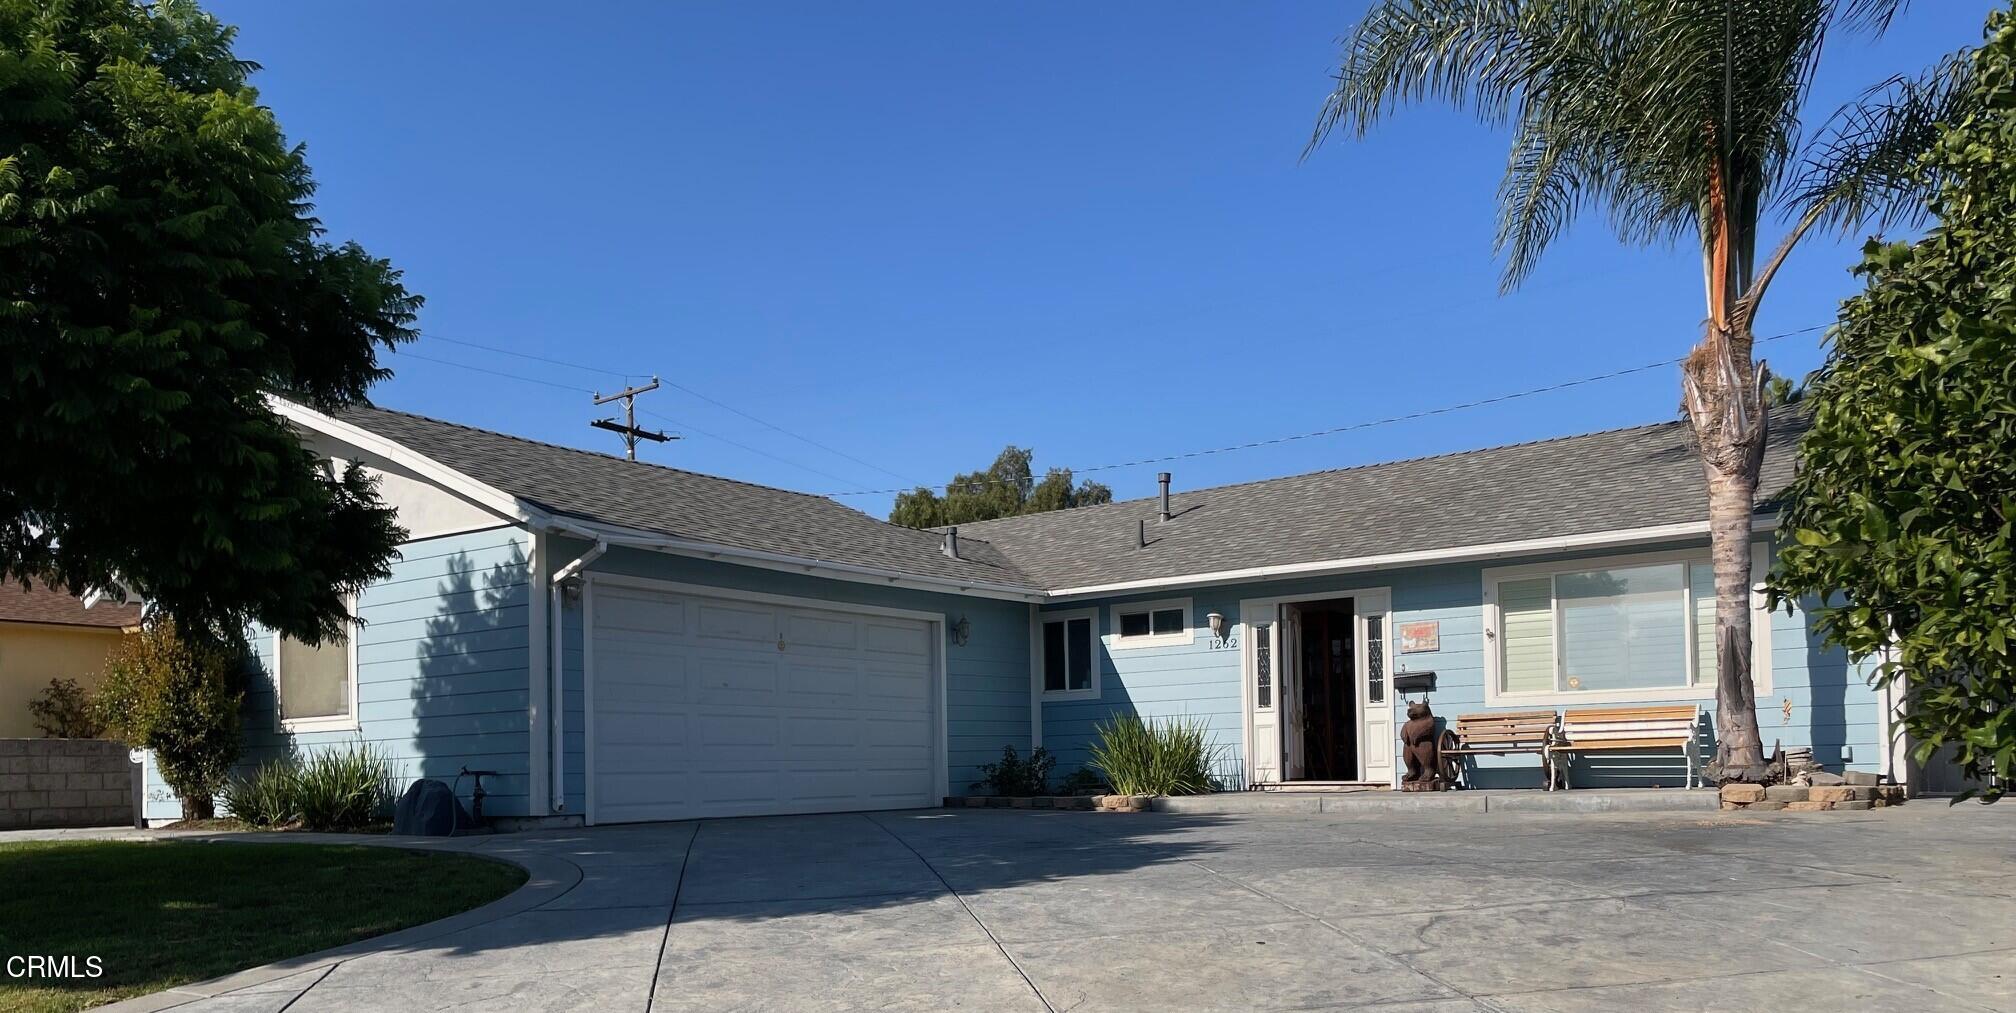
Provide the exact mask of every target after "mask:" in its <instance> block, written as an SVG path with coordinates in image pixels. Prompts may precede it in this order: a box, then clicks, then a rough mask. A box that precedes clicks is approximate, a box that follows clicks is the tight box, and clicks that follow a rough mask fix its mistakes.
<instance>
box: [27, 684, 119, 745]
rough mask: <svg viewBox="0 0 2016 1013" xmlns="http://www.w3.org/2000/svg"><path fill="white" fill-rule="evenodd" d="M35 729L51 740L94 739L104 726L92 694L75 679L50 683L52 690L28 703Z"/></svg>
mask: <svg viewBox="0 0 2016 1013" xmlns="http://www.w3.org/2000/svg"><path fill="white" fill-rule="evenodd" d="M28 713H29V715H30V716H31V717H32V718H33V719H34V721H35V727H36V728H37V729H40V730H41V732H42V734H44V735H46V736H48V737H50V738H52V739H95V738H97V737H98V736H99V735H101V734H103V733H104V731H105V722H104V721H103V720H101V719H100V718H99V716H98V713H97V710H96V709H95V708H93V707H92V706H91V694H90V693H88V692H85V690H84V687H82V686H79V685H77V680H75V679H51V680H49V688H47V689H44V690H43V691H42V692H40V693H37V694H36V695H35V699H33V700H30V701H28Z"/></svg>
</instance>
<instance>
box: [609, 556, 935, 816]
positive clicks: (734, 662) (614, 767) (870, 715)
mask: <svg viewBox="0 0 2016 1013" xmlns="http://www.w3.org/2000/svg"><path fill="white" fill-rule="evenodd" d="M590 607H591V610H592V615H591V625H592V633H591V642H592V643H591V646H592V652H593V653H592V655H591V657H590V661H589V664H590V667H591V672H590V680H591V682H590V686H589V697H590V703H589V715H590V725H589V736H590V749H591V754H590V756H589V761H588V762H589V768H588V769H589V777H590V781H591V783H590V785H589V792H590V798H589V812H590V814H591V817H592V818H593V819H594V820H595V821H596V822H598V823H621V822H631V821H637V820H680V819H693V818H698V817H707V816H750V815H759V814H769V813H811V812H847V811H854V810H865V809H897V808H909V807H921V806H928V805H935V804H936V803H937V800H936V798H934V789H935V787H936V780H937V779H936V778H935V777H934V776H933V774H934V771H935V769H936V760H935V753H936V750H935V749H934V748H933V743H934V742H935V740H936V738H937V735H936V728H937V721H936V710H935V706H936V703H935V701H936V699H937V694H936V692H935V691H934V684H933V680H932V651H931V636H930V631H931V626H930V625H928V624H926V623H925V622H923V621H920V620H916V619H899V618H887V617H882V616H875V615H863V614H857V613H849V612H835V611H828V610H825V609H815V608H798V607H794V606H788V605H774V604H768V603H762V602H752V601H740V600H733V599H726V598H712V597H706V596H700V595H687V594H678V593H670V592H664V591H657V590H641V589H637V588H632V587H622V586H616V585H611V584H606V583H603V582H600V581H597V582H596V583H595V585H594V589H593V590H592V591H591V592H590Z"/></svg>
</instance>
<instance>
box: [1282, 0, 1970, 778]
mask: <svg viewBox="0 0 2016 1013" xmlns="http://www.w3.org/2000/svg"><path fill="white" fill-rule="evenodd" d="M1907 2H1908V0H1377V2H1376V3H1375V6H1374V7H1373V9H1372V10H1371V11H1370V12H1369V13H1368V14H1367V15H1366V17H1365V19H1364V20H1363V21H1362V22H1360V23H1359V25H1358V26H1357V28H1356V29H1355V30H1354V31H1353V32H1352V33H1351V34H1350V35H1349V36H1348V37H1346V38H1345V40H1344V52H1343V58H1342V65H1341V68H1340V69H1339V71H1338V73H1337V75H1336V87H1335V88H1334V90H1332V91H1331V93H1330V96H1329V99H1328V101H1327V102H1325V104H1324V108H1323V113H1322V116H1321V117H1320V119H1319V120H1318V122H1317V126H1316V131H1315V136H1314V137H1313V138H1312V139H1311V140H1310V142H1309V146H1310V149H1311V150H1313V149H1314V148H1315V147H1317V146H1319V145H1321V144H1322V143H1323V141H1324V140H1325V139H1326V138H1328V137H1329V136H1330V135H1331V134H1332V133H1333V132H1335V131H1337V130H1349V131H1354V132H1356V133H1357V134H1359V135H1360V136H1362V135H1363V134H1364V133H1365V132H1366V131H1367V130H1369V129H1370V128H1371V127H1372V125H1373V124H1374V123H1376V122H1377V121H1378V120H1379V118H1380V117H1381V116H1382V115H1384V114H1386V113H1387V112H1389V111H1390V109H1391V108H1392V107H1394V106H1397V105H1401V104H1404V103H1407V102H1412V101H1422V100H1433V101H1440V102H1444V103H1448V104H1450V105H1453V106H1455V107H1457V108H1459V109H1465V110H1468V111H1471V112H1474V113H1475V114H1476V115H1477V116H1478V117H1479V118H1480V119H1482V120H1484V121H1485V122H1487V123H1491V124H1494V125H1507V126H1510V127H1511V128H1512V150H1511V160H1510V164H1509V165H1508V167H1507V169H1506V172H1505V178H1504V181H1503V183H1502V184H1501V185H1500V187H1499V192H1498V196H1499V220H1498V237H1497V251H1498V253H1499V255H1500V256H1501V257H1503V259H1504V265H1505V270H1504V278H1503V286H1504V288H1505V289H1506V290H1510V289H1512V288H1514V287H1516V286H1518V285H1519V283H1520V282H1522V281H1524V280H1525V279H1526V278H1527V277H1528V276H1529V275H1530V274H1531V273H1532V271H1533V268H1534V266H1535V265H1536V264H1537V263H1538V262H1539V259H1540V255H1541V253H1542V252H1544V251H1545V250H1546V248H1547V246H1548V244H1549V243H1550V242H1552V241H1553V239H1554V238H1555V237H1557V236H1559V235H1560V234H1561V232H1562V231H1563V230H1564V229H1565V228H1566V227H1567V225H1568V224H1569V222H1571V221H1572V220H1573V219H1575V218H1576V217H1577V216H1578V215H1579V214H1580V213H1581V212H1583V211H1585V210H1591V211H1593V210H1598V209H1600V210H1602V211H1604V212H1605V213H1606V215H1607V217H1608V220H1609V223H1610V226H1611V227H1612V228H1613V229H1614V230H1615V231H1616V233H1617V237H1618V239H1619V240H1621V241H1623V242H1625V243H1629V244H1651V243H1665V242H1672V241H1675V240H1678V239H1680V238H1682V237H1689V238H1693V239H1697V240H1698V241H1699V242H1700V244H1701V267H1702V274H1703V282H1704V287H1705V290H1706V295H1707V304H1708V313H1707V317H1706V320H1705V322H1704V324H1703V334H1702V337H1701V340H1700V343H1699V344H1697V345H1695V346H1694V349H1693V351H1692V353H1691V354H1690V355H1689V356H1688V358H1687V359H1686V361H1685V363H1684V364H1683V365H1682V367H1681V387H1682V399H1681V405H1682V410H1683V411H1684V412H1685V414H1686V417H1687V419H1688V421H1689V423H1690V424H1691V427H1692V429H1693V432H1694V435H1695V437H1696V439H1697V442H1698V445H1699V450H1700V457H1701V465H1702V469H1703V471H1704V472H1705V474H1706V477H1707V486H1708V517H1709V531H1710V540H1711V544H1712V546H1713V549H1712V551H1713V558H1714V565H1715V593H1716V608H1715V618H1716V632H1715V653H1716V673H1717V678H1716V724H1717V734H1718V740H1719V743H1720V744H1719V746H1718V748H1717V751H1716V769H1718V770H1721V771H1746V770H1748V769H1749V768H1755V767H1760V766H1761V765H1762V764H1763V761H1764V757H1763V743H1762V741H1761V739H1760V738H1759V735H1758V729H1757V710H1756V690H1755V688H1754V686H1753V685H1752V682H1751V678H1750V587H1751V574H1750V539H1751V536H1752V526H1751V523H1752V510H1753V504H1754V501H1755V498H1756V492H1757V472H1758V467H1759V465H1760V463H1761V461H1762V458H1763V450H1764V440H1765V435H1766V430H1767V428H1768V425H1769V415H1768V414H1767V411H1766V408H1767V405H1768V403H1769V400H1768V397H1767V395H1766V386H1767V384H1768V383H1769V379H1770V374H1769V371H1768V370H1767V369H1766V368H1765V365H1764V363H1762V362H1760V361H1757V360H1756V359H1755V358H1754V356H1753V346H1754V337H1753V334H1752V331H1751V324H1752V322H1753V321H1754V320H1755V319H1756V316H1757V308H1758V304H1759V303H1760V302H1761V301H1762V300H1763V298H1764V292H1765V289H1766V288H1767V287H1769V285H1770V284H1771V278H1772V275H1774V274H1775V273H1776V272H1777V270H1778V268H1779V265H1781V264H1782V263H1784V261H1785V257H1786V255H1787V254H1789V253H1790V252H1791V251H1792V249H1793V247H1794V246H1796V245H1797V244H1798V243H1799V240H1800V239H1801V238H1802V237H1804V236H1805V235H1807V234H1808V233H1809V232H1811V231H1813V230H1814V229H1816V228H1817V229H1826V228H1834V229H1840V230H1843V231H1844V232H1845V231H1847V230H1851V229H1855V228H1857V227H1861V226H1864V225H1870V224H1873V225H1875V226H1877V227H1879V228H1881V227H1888V226H1890V225H1894V224H1898V223H1904V222H1911V221H1913V220H1915V218H1916V217H1917V216H1918V215H1920V214H1921V213H1922V208H1923V204H1922V203H1921V201H1920V197H1921V195H1922V193H1923V192H1924V187H1925V186H1926V185H1927V183H1928V181H1927V180H1925V179H1923V178H1921V177H1920V176H1919V175H1918V174H1917V173H1916V172H1915V167H1916V164H1917V161H1916V159H1917V155H1918V154H1919V153H1920V152H1923V151H1924V150H1926V149H1927V148H1928V147H1930V144H1931V141H1932V139H1933V137H1934V136H1935V135H1934V130H1935V126H1936V124H1937V123H1939V122H1940V121H1941V120H1944V119H1948V118H1950V117H1951V116H1952V115H1953V114H1954V113H1955V112H1956V106H1957V103H1959V102H1961V101H1963V100H1964V94H1965V93H1964V90H1963V89H1962V88H1961V87H1960V86H1961V85H1962V83H1963V82H1964V71H1965V61H1964V55H1965V54H1964V53H1956V54H1954V55H1953V56H1950V57H1948V58H1946V59H1945V60H1942V61H1941V62H1940V63H1939V64H1938V65H1937V66H1935V67H1933V68H1932V69H1931V70H1929V71H1928V72H1927V73H1925V74H1924V75H1923V76H1921V77H1919V78H1916V79H1905V78H1895V79H1892V80H1889V81H1885V82H1881V83H1879V84H1877V85H1876V86H1875V87H1873V88H1871V89H1870V91H1869V92H1868V93H1867V94H1865V95H1864V96H1863V97H1862V98H1861V100H1859V101H1857V102H1855V103H1851V104H1850V105H1848V106H1846V107H1843V108H1842V109H1841V110H1840V111H1839V112H1837V113H1835V114H1834V115H1833V116H1832V117H1831V118H1829V119H1828V120H1826V121H1825V122H1824V123H1822V124H1821V125H1820V127H1819V129H1817V130H1814V131H1811V132H1808V133H1805V134H1803V135H1802V132H1801V129H1800V117H1799V114H1800V111H1801V107H1802V106H1803V105H1804V104H1805V101H1806V98H1807V93H1808V90H1809V88H1810V85H1811V83H1812V80H1813V73H1814V70H1815V68H1816V66H1817V65H1818V63H1819V61H1820V57H1821V53H1822V50H1823V48H1824V45H1823V44H1824V43H1825V42H1827V41H1828V39H1829V37H1830V36H1832V35H1837V34H1852V33H1861V34H1865V35H1874V34H1880V33H1881V32H1882V31H1883V30H1884V29H1885V28H1887V27H1888V25H1889V23H1890V20H1891V18H1892V17H1894V16H1895V15H1896V14H1897V13H1898V12H1899V10H1901V8H1902V7H1903V6H1904V4H1905V3H1907ZM1766 224H1771V225H1778V226H1782V227H1783V229H1784V231H1783V233H1782V235H1781V236H1780V237H1779V238H1778V241H1777V243H1776V244H1775V246H1774V247H1773V248H1772V252H1771V255H1770V256H1769V257H1768V258H1767V259H1765V260H1764V261H1763V263H1762V264H1761V265H1760V264H1759V263H1758V261H1757V250H1758V241H1759V232H1760V227H1762V226H1764V225H1766Z"/></svg>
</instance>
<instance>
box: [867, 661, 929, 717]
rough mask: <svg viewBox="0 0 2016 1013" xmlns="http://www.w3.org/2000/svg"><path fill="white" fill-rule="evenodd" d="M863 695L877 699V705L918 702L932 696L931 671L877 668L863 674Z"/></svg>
mask: <svg viewBox="0 0 2016 1013" xmlns="http://www.w3.org/2000/svg"><path fill="white" fill-rule="evenodd" d="M861 695H862V696H863V697H864V698H866V699H868V700H872V701H875V703H876V706H878V707H880V706H883V705H886V704H896V705H902V704H916V703H920V702H926V701H929V700H930V698H931V672H930V670H929V669H925V668H919V669H917V670H916V671H911V672H905V671H890V670H889V669H887V668H880V669H875V670H872V671H868V672H864V673H862V675H861Z"/></svg>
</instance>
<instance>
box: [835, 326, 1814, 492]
mask: <svg viewBox="0 0 2016 1013" xmlns="http://www.w3.org/2000/svg"><path fill="white" fill-rule="evenodd" d="M1831 326H1833V325H1832V324H1815V325H1813V326H1811V327H1801V328H1799V329H1798V330H1794V331H1786V332H1784V333H1782V334H1773V335H1770V336H1768V337H1762V338H1758V339H1756V340H1757V343H1758V344H1763V343H1764V342H1766V341H1777V340H1778V339H1780V338H1789V337H1793V336H1794V335H1799V334H1811V333H1812V332H1814V331H1818V330H1824V329H1826V328H1828V327H1831ZM1685 361H1687V357H1686V356H1684V355H1683V356H1681V357H1679V358H1677V359H1661V360H1660V361H1658V362H1648V363H1646V364H1645V365H1642V366H1631V367H1629V368H1626V369H1617V370H1612V371H1610V372H1608V373H1598V374H1596V375H1595V376H1585V377H1580V378H1578V379H1574V380H1563V381H1561V382H1560V383H1550V384H1548V385H1546V386H1544V387H1532V388H1528V389H1526V390H1520V391H1514V392H1512V393H1510V394H1498V395H1494V396H1492V397H1485V398H1478V399H1477V400H1474V401H1465V402H1462V403H1460V404H1452V405H1443V406H1441V407H1439V408H1424V409H1422V410H1420V411H1413V412H1408V413H1406V414H1404V415H1392V416H1388V417H1386V418H1383V419H1371V420H1369V421H1365V422H1353V423H1350V424H1349V425H1342V426H1332V427H1330V428H1328V429H1318V430H1315V431H1313V432H1307V433H1296V434H1294V435H1291V436H1276V437H1273V438H1271V439H1265V440H1252V441H1250V442H1247V443H1235V444H1231V445H1229V446H1223V447H1212V448H1209V449H1207V450H1190V451H1185V452H1183V453H1178V454H1165V455H1162V456H1160V457H1144V458H1141V459H1139V460H1134V461H1118V462H1115V463H1113V464H1097V465H1093V466H1091V467H1088V468H1070V469H1066V470H1068V471H1070V472H1071V474H1073V475H1087V474H1092V473H1094V472H1101V471H1114V470H1117V469H1120V468H1138V467H1142V466H1144V465H1149V464H1167V463H1169V462H1171V461H1187V460H1191V459H1193V458H1198V457H1209V456H1211V455H1214V454H1229V453H1232V452H1233V451H1236V450H1253V449H1256V448H1258V447H1272V446H1278V445H1280V444H1283V443H1294V442H1296V441H1298V440H1313V439H1315V438H1317V437H1319V436H1335V435H1337V434H1339V433H1349V432H1356V431H1358V430H1361V429H1372V428H1375V427H1378V426H1390V425H1393V424H1395V423H1398V422H1411V421H1414V420H1415V419H1425V418H1430V417H1432V416H1436V415H1447V414H1449V413H1451V412H1460V411H1467V410H1469V409H1471V408H1482V407H1484V406H1486V405H1494V404H1499V403H1502V402H1505V401H1515V400H1518V399H1519V398H1526V397H1533V396H1535V395H1539V394H1551V393H1553V392H1554V391H1557V390H1566V389H1567V388H1570V387H1580V386H1582V385H1583V384H1588V383H1596V382H1598V381H1602V380H1614V379H1616V378H1617V377H1620V376H1630V375H1631V374H1633V373H1643V372H1645V371H1647V370H1652V369H1660V368H1663V367H1666V366H1675V365H1679V364H1680V363H1682V362H1685ZM1006 481H1008V480H1007V479H998V478H990V479H987V480H985V481H981V482H962V483H960V484H959V485H957V486H953V485H950V484H947V485H945V486H944V488H945V489H948V490H950V489H953V488H959V489H984V488H986V487H988V486H990V485H998V484H1002V483H1004V482H1006ZM909 491H910V490H909V489H859V490H854V491H850V492H829V493H827V494H826V495H828V496H892V495H897V494H899V493H905V492H909Z"/></svg>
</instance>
